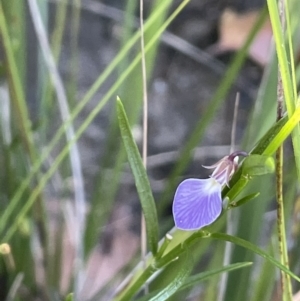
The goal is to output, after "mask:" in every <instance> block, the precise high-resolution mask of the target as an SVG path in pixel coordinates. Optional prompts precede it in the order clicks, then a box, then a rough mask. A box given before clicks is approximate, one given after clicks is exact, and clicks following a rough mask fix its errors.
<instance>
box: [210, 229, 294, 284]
mask: <svg viewBox="0 0 300 301" xmlns="http://www.w3.org/2000/svg"><path fill="white" fill-rule="evenodd" d="M210 237H211V238H214V239H218V240H224V241H229V242H232V243H234V244H236V245H239V246H241V247H244V248H246V249H248V250H250V251H252V252H254V253H256V254H258V255H259V256H261V257H263V258H265V259H267V260H268V261H269V262H270V263H271V264H273V265H274V266H276V267H278V268H279V269H280V270H282V271H284V272H285V273H286V274H288V275H290V276H291V277H293V278H294V279H295V280H297V281H298V282H300V278H299V277H298V276H296V275H295V274H294V273H293V272H291V271H290V270H289V269H287V268H286V267H285V266H283V265H282V264H281V263H280V262H279V261H277V260H276V259H275V258H274V257H272V256H271V255H269V254H268V253H266V252H265V251H263V250H262V249H260V248H258V247H257V246H255V245H254V244H252V243H251V242H249V241H246V240H244V239H241V238H239V237H236V236H231V235H228V234H224V233H212V234H211V236H210Z"/></svg>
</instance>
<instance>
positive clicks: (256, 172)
mask: <svg viewBox="0 0 300 301" xmlns="http://www.w3.org/2000/svg"><path fill="white" fill-rule="evenodd" d="M274 170H275V162H274V159H273V157H271V156H266V155H250V156H248V157H247V158H246V159H245V160H244V162H243V169H242V174H243V175H245V176H250V177H251V176H261V175H265V174H268V173H273V172H274Z"/></svg>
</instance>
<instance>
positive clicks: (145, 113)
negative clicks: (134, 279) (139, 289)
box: [140, 0, 148, 294]
mask: <svg viewBox="0 0 300 301" xmlns="http://www.w3.org/2000/svg"><path fill="white" fill-rule="evenodd" d="M140 28H141V54H142V58H141V63H142V77H143V154H142V156H143V164H144V166H145V169H147V142H148V141H147V140H148V139H147V138H148V94H147V70H146V54H145V40H144V1H143V0H140ZM141 252H142V260H143V262H144V268H146V255H147V236H146V222H145V217H144V214H143V213H142V217H141ZM147 292H148V286H145V294H146V293H147Z"/></svg>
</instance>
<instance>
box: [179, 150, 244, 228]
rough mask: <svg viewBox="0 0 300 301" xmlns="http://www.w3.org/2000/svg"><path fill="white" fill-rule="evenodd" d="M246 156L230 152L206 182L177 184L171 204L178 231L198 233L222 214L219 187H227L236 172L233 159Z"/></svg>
mask: <svg viewBox="0 0 300 301" xmlns="http://www.w3.org/2000/svg"><path fill="white" fill-rule="evenodd" d="M237 156H247V153H245V152H234V153H233V154H231V155H229V156H226V157H224V158H223V159H221V160H220V161H218V162H217V163H216V164H214V165H211V166H205V167H206V168H214V171H213V173H212V175H211V176H210V178H208V179H187V180H184V181H183V182H181V183H180V184H179V186H178V187H177V190H176V192H175V196H174V201H173V217H174V221H175V225H176V227H177V228H178V229H181V230H188V231H191V230H198V229H201V228H202V227H205V226H207V225H210V224H211V223H213V222H214V221H215V220H216V219H217V218H218V217H219V216H220V214H221V212H222V194H221V192H222V187H223V185H225V184H226V185H228V183H229V181H230V179H231V177H232V176H233V174H234V172H235V171H236V169H237V163H236V162H235V160H234V159H235V157H237Z"/></svg>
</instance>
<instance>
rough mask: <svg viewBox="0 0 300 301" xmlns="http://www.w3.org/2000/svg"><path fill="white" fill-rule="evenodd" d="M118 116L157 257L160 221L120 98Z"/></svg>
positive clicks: (151, 242) (149, 238)
mask: <svg viewBox="0 0 300 301" xmlns="http://www.w3.org/2000/svg"><path fill="white" fill-rule="evenodd" d="M117 114H118V120H119V127H120V131H121V136H122V139H123V143H124V146H125V149H126V153H127V157H128V161H129V164H130V167H131V170H132V173H133V176H134V179H135V185H136V188H137V191H138V194H139V197H140V201H141V205H142V209H143V213H144V216H145V221H146V230H147V239H148V241H149V245H150V249H151V252H152V253H153V254H154V255H155V254H156V253H157V243H158V219H157V212H156V207H155V202H154V198H153V195H152V191H151V187H150V183H149V181H148V177H147V173H146V170H145V168H144V165H143V162H142V159H141V156H140V153H139V150H138V147H137V145H136V143H135V141H134V139H133V136H132V133H131V131H130V126H129V123H128V119H127V116H126V113H125V110H124V107H123V104H122V102H121V100H120V99H119V98H118V99H117Z"/></svg>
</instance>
